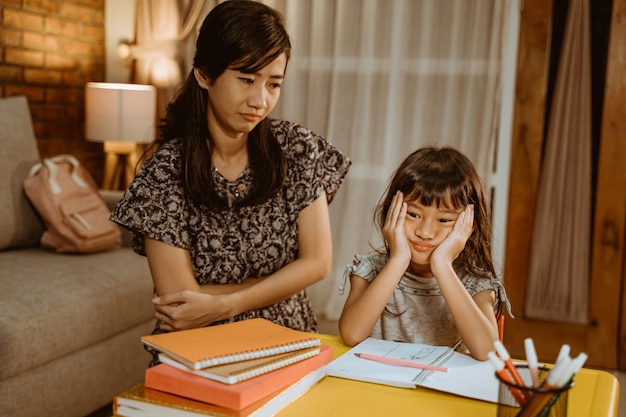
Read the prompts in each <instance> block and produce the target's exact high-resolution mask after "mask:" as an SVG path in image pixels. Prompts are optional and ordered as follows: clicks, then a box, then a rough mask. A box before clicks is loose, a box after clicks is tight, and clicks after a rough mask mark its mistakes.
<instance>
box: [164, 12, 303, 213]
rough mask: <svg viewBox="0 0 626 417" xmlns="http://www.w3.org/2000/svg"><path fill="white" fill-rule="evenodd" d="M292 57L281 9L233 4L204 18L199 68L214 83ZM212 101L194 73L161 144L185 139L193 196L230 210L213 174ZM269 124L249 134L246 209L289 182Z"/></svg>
mask: <svg viewBox="0 0 626 417" xmlns="http://www.w3.org/2000/svg"><path fill="white" fill-rule="evenodd" d="M290 53H291V42H290V40H289V35H288V34H287V31H286V30H285V27H284V25H283V19H282V16H281V15H280V14H279V13H278V12H277V11H275V10H274V9H272V8H270V7H268V6H266V5H264V4H262V3H258V2H256V1H252V0H230V1H226V2H223V3H220V4H219V5H217V6H215V8H213V9H212V10H211V12H210V13H209V14H208V15H207V17H206V18H205V19H204V22H203V23H202V27H201V29H200V32H199V34H198V39H197V41H196V53H195V56H194V60H193V66H194V68H197V69H198V70H199V71H200V72H202V74H204V75H205V76H207V77H208V78H209V80H210V82H214V81H215V80H216V79H217V78H218V77H219V76H220V75H221V74H222V73H223V72H224V71H225V70H226V69H229V68H230V69H233V70H236V71H241V72H244V73H254V72H257V71H259V70H260V69H262V68H263V67H265V66H267V65H268V64H269V63H271V62H272V61H274V60H275V59H276V58H278V57H279V56H280V55H281V54H285V55H286V57H287V61H289V57H290ZM207 103H208V94H207V91H206V90H205V89H203V88H201V87H200V86H199V85H198V82H197V80H196V77H195V76H194V73H193V69H192V71H191V72H190V74H189V76H188V77H187V80H186V81H185V83H184V84H183V85H182V86H181V88H180V90H179V91H178V93H177V94H176V96H175V97H174V99H173V100H172V102H170V104H168V106H167V112H166V116H165V118H164V119H163V120H162V121H161V124H160V126H159V128H160V132H161V134H160V138H159V139H158V140H157V141H156V145H157V146H158V145H159V144H162V143H165V142H168V141H171V140H174V139H180V140H181V141H182V161H181V181H182V184H183V187H184V189H185V192H186V193H187V195H188V197H189V198H190V199H191V200H192V201H194V202H196V203H199V204H202V205H205V206H208V207H224V206H226V204H227V203H226V201H225V200H223V199H222V198H220V197H219V196H218V195H217V193H216V191H215V184H214V181H213V176H212V174H211V170H212V169H213V166H212V162H211V152H212V149H213V147H214V142H213V139H212V138H211V135H210V134H209V129H208V120H207ZM269 124H270V121H269V120H268V119H267V118H266V119H264V120H263V121H261V122H260V123H259V124H258V125H257V126H256V127H255V128H254V129H253V130H252V131H251V132H250V134H249V138H248V155H249V156H248V157H249V166H250V168H251V170H252V172H253V174H254V175H253V178H254V180H253V185H252V189H251V190H250V193H249V195H248V197H247V198H246V199H245V200H244V201H242V202H241V203H240V204H241V205H251V204H255V203H257V202H261V201H265V200H267V199H268V198H269V197H271V196H272V195H274V194H275V193H276V192H277V191H278V189H279V188H280V187H281V186H282V184H283V181H284V178H285V170H286V163H285V159H284V155H283V152H282V149H281V147H280V144H279V143H278V141H277V139H276V138H275V137H274V135H273V134H272V133H271V131H270V128H269ZM207 142H208V146H207Z"/></svg>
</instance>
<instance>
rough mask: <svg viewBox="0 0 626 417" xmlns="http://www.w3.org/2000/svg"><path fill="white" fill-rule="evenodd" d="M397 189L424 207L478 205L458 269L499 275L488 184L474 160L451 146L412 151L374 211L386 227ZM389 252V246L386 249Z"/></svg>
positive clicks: (459, 207)
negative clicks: (486, 190) (493, 244)
mask: <svg viewBox="0 0 626 417" xmlns="http://www.w3.org/2000/svg"><path fill="white" fill-rule="evenodd" d="M397 191H400V192H402V194H403V195H404V200H405V201H416V202H418V203H419V204H421V205H423V206H431V205H433V204H434V205H435V206H438V207H445V208H448V209H454V210H460V209H464V208H465V207H466V206H467V205H468V204H473V205H474V222H475V225H476V229H475V230H474V232H473V233H472V235H471V236H470V238H469V239H468V241H467V243H466V244H465V248H464V249H463V251H462V252H461V253H460V254H459V256H458V257H457V258H456V259H455V261H454V263H453V265H454V268H455V270H457V271H459V272H462V273H468V274H469V273H471V274H473V275H476V276H479V277H487V278H496V272H495V269H494V266H493V259H492V255H491V237H492V232H491V214H490V210H489V207H488V206H487V199H486V196H485V190H484V185H483V183H482V181H481V179H480V176H479V175H478V173H477V172H476V169H475V168H474V165H473V164H472V162H471V161H470V160H469V158H467V157H466V156H465V155H463V154H462V153H461V152H459V151H458V150H456V149H453V148H450V147H441V148H437V147H424V148H420V149H418V150H416V151H415V152H413V153H412V154H410V155H409V156H408V157H407V158H406V159H405V160H404V161H403V162H402V163H401V164H400V166H399V167H398V169H397V170H396V172H395V173H394V175H393V177H392V179H391V181H390V183H389V185H388V186H387V190H386V192H385V194H384V197H383V198H382V199H381V201H380V202H379V204H378V206H377V207H376V210H375V213H374V221H375V223H376V224H377V226H378V227H379V229H380V230H382V227H383V225H384V224H385V219H386V218H387V212H388V211H389V206H390V205H391V200H392V199H393V196H394V195H395V194H396V192H397ZM386 250H387V253H389V248H386Z"/></svg>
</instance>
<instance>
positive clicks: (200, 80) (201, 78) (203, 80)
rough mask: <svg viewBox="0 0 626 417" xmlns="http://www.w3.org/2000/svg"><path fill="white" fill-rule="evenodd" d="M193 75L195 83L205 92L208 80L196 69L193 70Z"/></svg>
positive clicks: (207, 87)
mask: <svg viewBox="0 0 626 417" xmlns="http://www.w3.org/2000/svg"><path fill="white" fill-rule="evenodd" d="M193 75H194V77H196V81H197V82H198V85H199V86H200V88H204V89H205V90H208V89H209V78H208V77H207V76H206V75H204V74H203V73H202V71H200V70H199V69H198V68H194V69H193Z"/></svg>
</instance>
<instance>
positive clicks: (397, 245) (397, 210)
mask: <svg viewBox="0 0 626 417" xmlns="http://www.w3.org/2000/svg"><path fill="white" fill-rule="evenodd" d="M406 212H407V204H406V203H405V202H404V196H403V195H402V193H401V192H400V191H398V192H397V193H396V195H395V196H394V197H393V200H391V205H390V206H389V211H388V212H387V218H386V219H385V224H384V225H383V237H384V238H385V242H387V246H388V247H389V259H390V260H391V259H392V258H393V259H397V260H400V261H402V262H403V263H405V264H406V267H407V268H408V266H409V262H410V261H411V249H410V248H409V242H408V240H407V238H406V233H405V232H404V220H405V218H406Z"/></svg>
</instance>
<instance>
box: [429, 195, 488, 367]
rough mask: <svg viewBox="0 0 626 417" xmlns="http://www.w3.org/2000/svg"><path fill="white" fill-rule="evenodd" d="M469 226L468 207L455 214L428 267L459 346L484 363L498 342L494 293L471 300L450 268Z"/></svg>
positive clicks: (470, 213)
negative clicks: (447, 232)
mask: <svg viewBox="0 0 626 417" xmlns="http://www.w3.org/2000/svg"><path fill="white" fill-rule="evenodd" d="M473 225H474V207H473V206H471V205H470V206H468V207H466V209H465V210H464V211H463V212H462V213H461V214H460V215H459V217H458V219H457V220H456V223H455V225H454V228H453V229H452V232H451V233H450V235H448V237H447V238H446V239H445V240H444V241H443V242H442V243H441V244H440V245H439V246H438V247H437V249H435V251H434V252H433V254H432V255H431V258H430V267H431V270H432V272H433V274H434V275H435V277H436V278H437V282H438V283H439V288H440V289H441V293H442V295H443V297H444V299H445V301H446V304H447V306H448V309H449V310H450V312H451V313H452V317H453V318H454V324H455V326H456V328H457V330H458V331H459V334H460V336H461V339H462V340H463V343H465V346H466V347H467V348H468V349H469V351H470V353H471V355H472V356H473V357H474V358H476V359H478V360H487V353H488V352H489V351H491V350H493V342H494V341H495V340H497V339H498V325H497V323H496V318H495V314H494V311H493V305H494V302H495V294H494V292H493V291H492V290H484V291H480V292H478V293H476V294H475V295H474V297H472V296H471V295H470V294H469V293H468V292H467V290H466V289H465V287H464V286H463V283H462V282H461V280H460V279H459V277H458V276H457V274H456V272H455V271H454V268H453V267H452V261H453V260H454V259H455V258H456V257H457V256H458V255H459V253H460V252H461V251H462V250H463V248H464V247H465V243H466V242H467V239H468V238H469V236H470V235H471V234H472V231H473Z"/></svg>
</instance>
